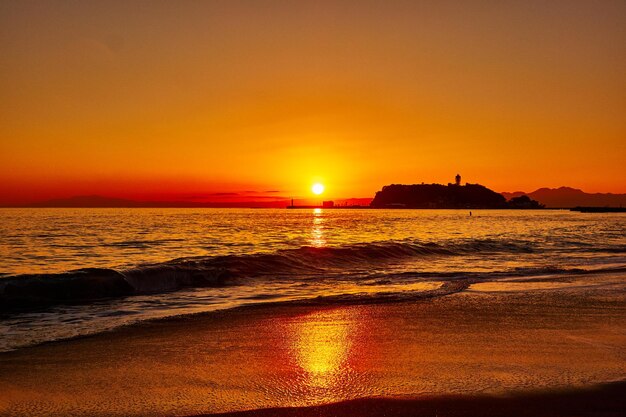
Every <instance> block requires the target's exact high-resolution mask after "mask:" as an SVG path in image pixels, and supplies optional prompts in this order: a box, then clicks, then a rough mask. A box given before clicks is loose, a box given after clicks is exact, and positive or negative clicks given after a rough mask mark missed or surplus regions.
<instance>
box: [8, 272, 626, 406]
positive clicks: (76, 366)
mask: <svg viewBox="0 0 626 417" xmlns="http://www.w3.org/2000/svg"><path fill="white" fill-rule="evenodd" d="M580 280H581V278H580V277H575V276H573V277H561V278H559V279H558V281H554V280H550V279H546V280H544V281H543V282H544V284H541V281H535V282H534V286H529V288H530V289H527V290H522V289H523V288H524V285H523V282H519V281H518V282H513V283H512V282H503V283H501V284H499V285H497V284H489V285H482V284H477V285H475V286H473V287H470V288H469V289H467V290H466V291H463V292H460V293H456V294H453V295H448V296H444V297H439V298H431V299H428V300H420V301H413V302H402V303H386V304H366V305H350V306H345V305H344V306H341V305H321V304H311V305H273V306H259V307H252V308H241V309H235V310H230V311H224V312H217V313H211V314H204V315H196V316H188V317H180V318H175V319H168V320H162V321H155V322H151V323H146V324H142V325H137V326H130V327H127V328H123V329H119V330H117V331H114V332H109V333H105V334H100V335H96V336H92V337H85V338H81V339H75V340H70V341H64V342H57V343H49V344H45V345H41V346H36V347H32V348H27V349H22V350H19V351H15V352H9V353H4V354H0V392H1V393H2V396H0V414H3V415H16V416H38V415H120V416H121V415H126V416H131V415H158V416H162V415H199V414H207V413H208V414H210V413H224V412H238V411H244V410H259V409H268V408H275V407H311V406H319V405H324V404H333V403H339V404H335V405H333V406H324V407H322V408H304V409H303V408H299V409H295V410H282V411H276V410H272V411H271V412H269V414H268V412H265V414H263V413H261V412H257V414H241V415H302V416H305V415H381V414H383V411H384V413H386V415H434V414H433V413H432V411H433V410H435V411H436V412H437V415H454V416H461V415H475V414H481V415H502V414H505V415H538V414H537V413H532V414H524V413H526V412H527V410H533V409H543V408H541V407H539V408H532V407H530V408H528V407H526V404H527V403H528V402H530V403H532V404H534V405H533V407H538V406H537V404H540V403H542V402H545V404H546V406H545V410H547V411H546V412H548V411H549V412H552V414H539V415H571V410H572V408H571V407H570V405H571V399H572V398H574V397H576V398H587V399H588V401H587V400H585V401H584V404H587V406H586V407H587V408H588V410H587V411H588V412H589V413H591V414H589V413H588V414H583V415H594V414H592V412H595V411H594V410H596V409H597V407H598V406H600V405H601V404H607V406H610V407H613V411H611V409H608V410H605V411H607V413H609V414H599V415H617V414H610V413H611V412H614V411H615V408H616V407H617V408H618V410H619V409H620V408H622V409H623V402H619V398H623V395H622V394H623V393H624V385H623V384H617V385H611V386H609V387H608V388H607V387H604V388H602V389H599V390H598V389H596V388H594V387H596V386H599V384H603V383H606V382H609V381H619V380H623V379H625V378H626V303H625V301H626V295H625V294H626V291H625V289H626V287H625V286H624V284H622V281H623V280H624V276H623V274H616V275H613V276H610V275H607V276H595V277H592V278H589V277H584V280H585V281H584V282H583V281H580ZM578 281H580V282H578ZM577 283H579V284H580V285H577ZM588 284H593V285H588ZM481 285H482V287H481ZM571 389H582V390H584V393H586V394H584V395H582V396H581V394H580V393H575V394H567V393H565V394H563V393H560V394H559V392H562V391H563V390H571ZM525 395H531V396H537V395H538V396H539V397H532V398H535V400H532V401H531V400H528V398H531V397H524V396H525ZM542 395H543V396H544V397H541V396H542ZM585 395H587V397H585ZM459 396H461V397H459ZM494 396H495V397H494ZM520 396H521V397H520ZM365 398H369V399H365ZM516 398H517V399H516ZM520 398H521V399H520ZM524 398H526V400H523V399H524ZM542 398H543V399H542ZM563 398H569V399H567V400H563ZM594 398H595V399H594ZM356 399H361V400H357V401H355V402H344V401H346V400H356ZM577 401H578V400H577ZM494 404H495V405H494ZM550 404H552V405H550ZM559 404H561V405H560V406H559ZM567 404H570V405H567ZM594 404H595V405H594ZM611 404H612V405H611ZM473 407H478V408H473ZM481 407H482V408H481ZM498 407H505V408H502V410H505V411H504V412H502V413H500V412H498V411H497V410H498V409H499V408H498ZM506 407H509V408H506ZM511 407H512V408H511ZM568 407H569V408H568ZM581 407H583V406H582V405H581ZM584 408H585V407H583V408H581V412H582V411H584V410H583V409H584ZM513 409H514V410H517V411H518V412H519V413H518V414H515V413H512V411H511V410H513ZM332 410H335V411H332ZM350 410H354V412H350ZM365 410H379V411H380V412H376V413H374V414H372V413H370V414H367V413H366V412H365ZM394 410H396V411H394ZM398 410H399V411H398ZM420 410H422V411H420ZM437 410H440V411H441V412H439V411H437ZM468 410H470V411H471V410H477V411H476V413H473V414H472V413H470V414H468V412H469V411H468ZM490 410H491V411H490ZM493 410H496V411H493ZM568 410H569V411H568ZM598 411H602V410H601V409H598ZM311 413H313V414H311ZM316 413H317V414H316ZM394 413H395V414H394ZM402 413H404V414H402ZM419 413H421V414H419ZM489 413H491V414H489Z"/></svg>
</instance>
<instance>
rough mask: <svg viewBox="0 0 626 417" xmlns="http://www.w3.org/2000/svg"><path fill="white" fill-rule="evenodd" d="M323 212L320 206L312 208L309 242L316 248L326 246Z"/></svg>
mask: <svg viewBox="0 0 626 417" xmlns="http://www.w3.org/2000/svg"><path fill="white" fill-rule="evenodd" d="M325 220H326V219H325V218H324V212H323V211H322V209H320V208H316V209H313V227H312V228H311V236H310V239H309V242H310V244H311V245H312V246H315V247H316V248H321V247H323V246H326V237H325V236H324V222H325Z"/></svg>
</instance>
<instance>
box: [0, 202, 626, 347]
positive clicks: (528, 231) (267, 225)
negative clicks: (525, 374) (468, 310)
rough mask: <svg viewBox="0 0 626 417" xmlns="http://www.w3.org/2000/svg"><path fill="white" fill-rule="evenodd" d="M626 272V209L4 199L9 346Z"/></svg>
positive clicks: (3, 318) (1, 337)
mask: <svg viewBox="0 0 626 417" xmlns="http://www.w3.org/2000/svg"><path fill="white" fill-rule="evenodd" d="M605 271H611V272H616V271H617V272H624V273H626V215H624V214H619V213H613V214H584V213H574V212H569V211H557V210H537V211H514V210H473V213H472V216H470V215H469V211H465V210H366V209H362V210H356V209H355V210H352V209H330V210H323V209H310V210H305V209H296V210H286V209H276V210H270V209H1V210H0V351H6V350H12V349H17V348H20V347H24V346H28V345H33V344H38V343H42V342H46V341H51V340H58V339H63V338H68V337H74V336H79V335H85V334H92V333H97V332H102V331H106V330H110V329H113V328H116V327H118V326H122V325H127V324H132V323H136V322H140V321H143V320H150V319H155V318H161V317H168V316H174V315H180V314H188V313H197V312H203V311H212V310H219V309H228V308H233V307H237V306H242V305H248V304H258V303H267V302H293V301H296V300H300V301H301V302H315V303H324V302H333V303H363V302H372V301H379V300H381V299H384V300H386V301H394V300H406V299H409V300H410V299H416V300H417V299H419V298H425V297H436V296H444V295H446V294H450V293H453V292H458V291H463V290H464V289H466V288H467V287H468V285H469V283H483V282H484V283H489V282H492V281H494V280H502V279H508V278H510V277H527V278H528V280H527V282H532V280H533V279H537V281H538V282H539V280H540V279H542V277H546V276H560V275H568V274H569V275H571V274H575V275H577V276H585V275H586V274H588V275H590V276H591V275H593V274H598V273H601V272H605Z"/></svg>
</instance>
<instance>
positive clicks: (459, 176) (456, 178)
mask: <svg viewBox="0 0 626 417" xmlns="http://www.w3.org/2000/svg"><path fill="white" fill-rule="evenodd" d="M454 183H455V184H456V185H461V175H459V174H456V177H454Z"/></svg>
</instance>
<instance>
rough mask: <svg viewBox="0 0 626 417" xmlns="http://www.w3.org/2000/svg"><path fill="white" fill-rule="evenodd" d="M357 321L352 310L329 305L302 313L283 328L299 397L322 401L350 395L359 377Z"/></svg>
mask: <svg viewBox="0 0 626 417" xmlns="http://www.w3.org/2000/svg"><path fill="white" fill-rule="evenodd" d="M359 323H360V320H359V317H358V314H357V313H356V312H355V311H354V310H352V309H332V310H321V311H316V312H313V313H310V314H307V315H305V316H302V317H300V318H299V319H298V320H296V321H293V322H291V323H290V324H289V326H287V328H285V330H286V331H287V332H288V338H287V339H288V340H289V344H290V346H289V356H290V360H291V361H292V362H293V365H294V368H295V369H294V370H295V372H296V373H297V375H295V378H294V380H295V381H298V382H297V383H298V384H299V385H300V387H299V388H298V391H300V392H301V393H302V394H304V396H303V397H302V399H306V400H308V401H311V400H313V402H315V403H323V402H329V401H337V400H340V399H345V398H346V396H348V397H349V396H351V395H350V394H351V393H352V392H351V390H352V389H353V388H354V385H355V383H356V380H358V379H361V377H362V375H360V372H359V370H358V369H355V368H358V366H357V363H358V360H359V359H358V356H359V355H358V351H359V349H358V346H357V344H358V341H359V339H358V334H359V328H360V325H359Z"/></svg>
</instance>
